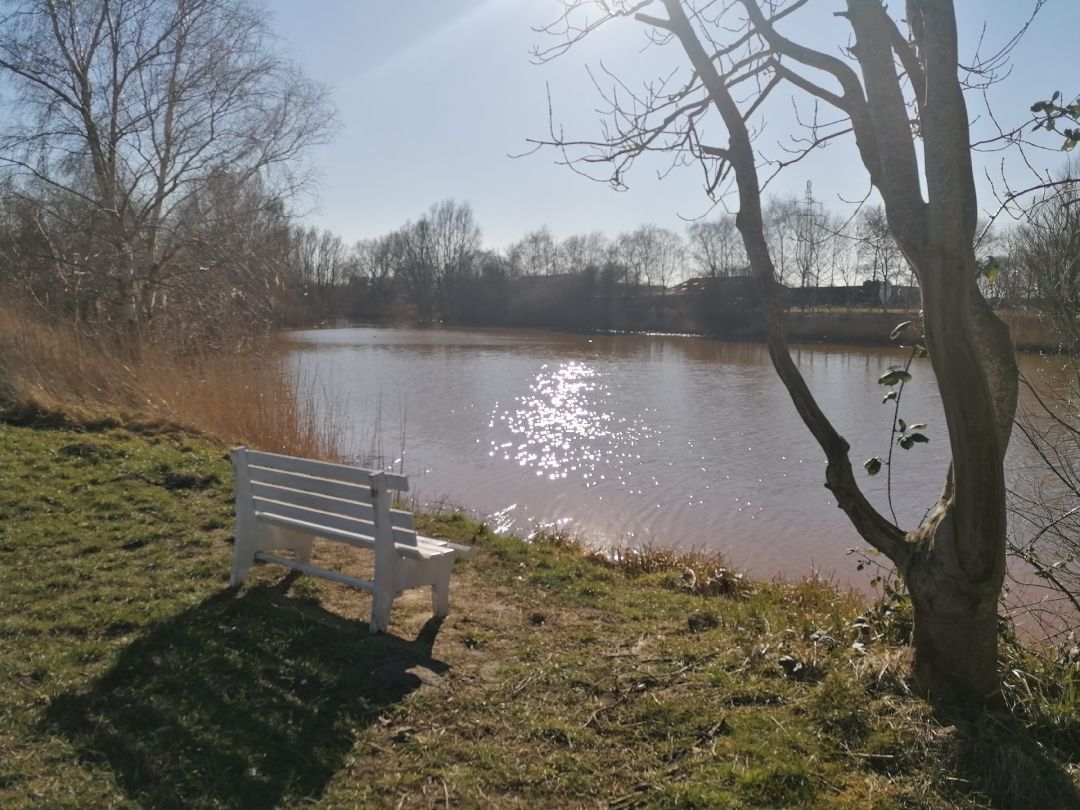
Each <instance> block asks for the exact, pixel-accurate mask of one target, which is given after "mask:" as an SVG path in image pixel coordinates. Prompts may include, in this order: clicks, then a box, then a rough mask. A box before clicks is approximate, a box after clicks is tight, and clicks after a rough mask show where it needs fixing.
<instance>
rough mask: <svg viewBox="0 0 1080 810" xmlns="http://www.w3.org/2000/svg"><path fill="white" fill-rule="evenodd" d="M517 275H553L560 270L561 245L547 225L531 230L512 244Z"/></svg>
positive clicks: (512, 260) (511, 251) (512, 254)
mask: <svg viewBox="0 0 1080 810" xmlns="http://www.w3.org/2000/svg"><path fill="white" fill-rule="evenodd" d="M510 263H511V264H512V265H513V266H514V268H515V271H516V272H515V274H516V275H522V276H553V275H555V274H556V273H558V272H559V269H560V267H559V264H560V261H559V245H558V243H557V242H556V241H555V237H554V236H553V235H552V233H551V231H549V230H548V229H547V228H546V227H544V228H538V229H537V230H535V231H530V232H529V233H527V234H525V235H524V236H523V237H521V239H519V240H518V241H517V242H515V243H514V244H513V245H511V246H510Z"/></svg>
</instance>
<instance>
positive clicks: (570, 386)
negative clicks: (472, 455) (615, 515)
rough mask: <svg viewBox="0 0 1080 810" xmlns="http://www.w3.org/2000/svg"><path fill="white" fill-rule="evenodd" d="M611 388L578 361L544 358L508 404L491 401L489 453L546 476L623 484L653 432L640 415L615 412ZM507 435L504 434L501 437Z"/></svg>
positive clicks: (590, 367) (616, 408)
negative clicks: (558, 361) (493, 404)
mask: <svg viewBox="0 0 1080 810" xmlns="http://www.w3.org/2000/svg"><path fill="white" fill-rule="evenodd" d="M617 410H621V409H619V408H618V403H617V402H615V401H614V392H613V391H612V389H611V387H610V386H609V385H608V384H607V383H606V382H605V381H604V380H603V379H601V375H600V374H599V373H598V372H597V370H596V369H595V368H594V367H593V366H591V365H589V364H587V363H582V362H578V361H569V362H565V363H561V364H557V365H549V364H547V363H544V364H543V365H542V366H540V370H539V372H537V374H536V376H535V377H534V378H533V380H532V382H531V384H530V385H529V388H528V391H527V393H525V394H522V395H520V396H518V397H516V398H515V400H514V403H513V405H512V406H511V407H510V408H506V409H501V408H500V407H499V406H498V404H496V407H495V410H494V411H493V412H492V415H491V420H490V421H489V422H488V428H489V429H491V430H492V431H493V435H495V436H496V438H492V439H490V440H489V444H490V447H491V449H490V450H489V451H488V456H490V457H492V458H494V457H501V458H502V459H503V460H504V461H513V462H515V463H516V464H517V465H518V466H520V467H528V468H530V469H532V470H534V471H535V474H536V475H537V476H540V477H546V478H548V479H549V480H551V481H555V480H557V479H565V478H566V477H567V476H568V475H574V476H575V477H579V478H581V479H582V480H583V481H584V482H585V486H586V488H589V487H592V486H595V485H596V484H598V483H599V482H600V481H605V480H607V479H608V478H609V477H611V478H612V479H613V480H617V481H619V482H621V483H622V484H624V485H625V484H626V483H627V480H628V479H629V477H630V476H632V475H633V470H632V469H630V468H629V465H630V463H631V462H633V461H640V460H641V453H640V452H638V447H639V445H640V444H641V442H643V441H646V440H648V439H651V438H653V436H654V432H653V431H652V430H651V429H650V428H649V426H648V425H647V424H646V422H645V420H644V419H643V418H642V416H641V415H635V416H631V417H627V416H619V415H618V414H617V413H616V411H617ZM506 436H508V437H509V438H508V439H505V440H502V439H504V437H506Z"/></svg>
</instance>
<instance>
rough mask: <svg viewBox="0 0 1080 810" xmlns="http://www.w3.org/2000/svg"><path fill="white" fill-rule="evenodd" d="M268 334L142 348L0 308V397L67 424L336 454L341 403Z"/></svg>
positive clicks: (310, 453) (297, 452)
mask: <svg viewBox="0 0 1080 810" xmlns="http://www.w3.org/2000/svg"><path fill="white" fill-rule="evenodd" d="M312 382H313V381H309V380H303V379H301V378H300V377H299V375H298V374H297V373H296V372H294V371H291V370H290V368H289V365H288V363H287V358H286V354H285V352H284V350H283V348H282V347H281V346H280V345H278V344H275V343H274V342H273V341H265V342H263V343H261V344H260V345H258V346H257V347H255V348H252V349H245V350H242V351H238V352H236V353H233V354H228V353H222V352H203V353H194V354H193V353H190V352H187V353H183V354H181V353H179V352H177V351H175V350H173V349H172V348H171V347H169V346H164V345H153V346H148V347H143V348H142V349H141V350H140V352H139V353H138V356H137V357H133V356H132V355H131V354H130V353H129V352H128V351H127V350H126V349H125V348H124V347H123V346H122V345H120V344H118V343H117V342H116V341H114V340H113V339H111V338H109V337H102V336H100V335H95V334H90V333H86V332H82V331H80V330H78V329H77V328H76V327H74V326H73V325H70V324H56V323H45V322H43V321H41V320H39V319H37V318H34V317H31V316H30V315H28V314H27V313H26V312H24V311H20V310H18V309H13V308H10V307H0V399H2V400H3V401H4V402H5V403H6V404H7V405H9V406H15V407H17V409H18V410H20V411H21V412H24V413H25V412H28V411H31V412H32V411H46V412H51V413H62V414H64V415H65V417H66V419H67V420H68V421H70V422H72V423H79V422H89V421H93V420H100V419H101V418H103V417H108V418H114V419H116V420H119V421H120V422H122V423H127V424H137V425H141V426H148V425H154V424H157V425H161V426H167V425H175V426H178V427H182V428H184V429H187V430H194V431H197V432H199V433H201V434H203V435H206V436H208V437H212V438H214V439H217V440H219V441H222V442H226V443H243V444H247V445H249V446H251V447H257V448H259V449H262V450H270V451H275V452H282V453H289V454H293V455H303V456H308V457H315V458H326V459H336V458H337V457H338V456H339V448H340V446H341V441H340V440H341V419H340V409H339V408H338V407H337V406H336V405H335V404H334V403H333V402H330V401H320V400H319V397H320V396H323V395H321V394H320V393H319V388H318V387H317V386H316V385H314V384H311V383H312Z"/></svg>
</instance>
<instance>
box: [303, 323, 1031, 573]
mask: <svg viewBox="0 0 1080 810" xmlns="http://www.w3.org/2000/svg"><path fill="white" fill-rule="evenodd" d="M289 338H290V341H291V343H290V349H291V350H292V354H291V358H292V361H293V363H294V364H295V369H296V373H297V374H298V376H299V378H300V379H302V380H304V381H305V382H306V383H307V384H310V385H313V386H314V387H315V388H314V390H316V392H317V399H318V400H319V402H320V403H322V404H321V406H320V407H329V408H331V409H332V411H333V413H334V414H336V415H337V417H338V418H339V420H341V422H342V424H341V427H342V429H343V431H344V441H345V447H344V448H343V450H344V452H345V454H346V455H347V456H349V457H351V458H355V459H358V460H361V461H365V462H367V463H372V462H375V463H378V464H380V465H381V466H386V467H392V468H393V469H395V470H399V469H400V470H403V471H404V472H405V473H407V474H408V475H409V478H410V483H411V486H412V495H413V497H414V498H415V500H416V505H417V506H418V507H429V508H430V507H433V506H437V505H453V506H461V507H465V508H467V509H468V510H470V511H471V512H473V513H476V514H477V515H480V516H483V517H484V518H485V519H487V520H488V522H489V524H490V525H491V526H492V527H494V528H496V529H498V530H500V531H513V532H515V533H518V534H522V535H528V534H530V533H531V532H533V531H535V530H536V529H538V528H550V527H558V528H561V529H564V530H566V531H568V532H570V533H572V534H574V535H577V536H580V537H581V538H583V539H585V540H586V541H588V542H589V543H591V544H593V545H596V546H601V547H625V546H642V545H647V544H654V545H664V546H676V547H683V548H708V549H718V550H720V551H722V552H724V554H725V555H726V557H727V559H728V561H729V562H730V564H731V565H732V566H733V567H735V568H736V569H739V570H745V571H748V572H750V573H752V574H754V575H756V576H759V577H770V576H773V575H780V576H795V575H802V574H805V573H807V572H808V571H810V570H816V571H818V572H819V573H821V574H823V575H825V576H827V577H830V578H832V579H834V580H835V581H836V582H837V583H838V584H840V585H843V586H846V585H852V586H855V587H859V588H865V587H866V585H867V582H868V580H869V576H870V572H869V571H863V572H861V573H860V572H858V571H857V570H856V563H857V560H856V559H855V558H854V557H853V556H851V555H850V554H848V549H851V548H864V547H865V544H864V543H862V541H861V540H860V538H859V537H858V535H857V534H856V533H855V531H854V530H853V529H852V528H851V526H850V525H849V523H848V522H847V519H846V517H845V516H844V514H843V513H842V512H841V511H840V510H839V509H837V507H836V505H835V502H834V501H833V499H832V497H831V495H830V493H829V492H828V491H827V490H826V489H825V488H824V486H823V482H824V468H825V464H824V456H823V454H822V452H821V450H820V449H819V448H818V447H817V445H816V444H815V443H814V441H813V439H812V438H811V437H810V435H809V433H808V432H807V431H806V429H805V428H804V427H803V425H802V423H801V421H800V420H799V419H798V416H797V414H796V413H795V409H794V407H793V406H792V404H791V401H790V399H789V398H788V395H787V392H786V390H785V389H784V387H783V386H782V385H781V383H780V381H779V380H778V379H777V377H776V375H775V373H774V372H773V369H772V366H771V364H770V362H769V358H768V355H767V352H766V350H765V347H764V346H762V345H758V344H752V343H726V342H721V341H716V340H710V339H706V338H699V337H687V336H672V335H631V334H625V335H593V336H587V335H570V334H559V333H551V332H528V331H518V330H464V329H448V328H432V329H390V328H353V329H327V330H313V331H303V332H294V333H290V335H289ZM794 356H795V359H796V362H797V363H798V365H799V368H800V370H801V371H802V373H803V375H804V376H805V377H806V380H807V383H808V384H809V386H810V388H811V389H812V390H813V392H814V393H815V395H816V396H817V397H818V400H819V402H820V403H821V405H822V407H823V408H824V409H825V411H826V413H828V414H829V415H830V417H831V418H832V419H833V421H834V423H835V424H836V425H837V427H838V428H839V430H840V431H841V433H843V434H844V435H845V436H846V437H847V439H848V441H849V442H850V443H851V448H852V451H851V458H852V462H853V464H854V466H855V467H856V469H857V472H858V474H859V476H860V479H861V480H862V482H863V483H864V485H865V489H866V491H867V494H868V497H869V498H870V499H871V500H872V501H873V503H874V504H875V505H876V506H877V507H878V508H879V509H880V510H882V511H883V512H884V513H885V514H889V510H890V506H889V502H888V479H887V475H886V471H885V470H883V471H882V472H881V473H880V474H879V475H877V476H876V477H873V478H871V477H869V476H868V475H865V474H863V472H862V470H861V469H860V465H861V463H862V462H863V460H865V459H866V458H868V457H870V456H875V455H878V456H882V457H885V455H886V454H887V453H888V448H889V440H890V432H889V431H890V424H891V421H892V413H893V412H892V405H891V403H890V404H888V405H883V404H882V396H883V394H884V393H885V391H886V390H887V389H885V388H884V387H883V386H881V385H879V384H878V382H877V379H878V377H880V376H881V375H882V374H883V373H885V372H886V371H887V370H888V369H889V367H890V366H892V365H895V364H898V363H902V362H903V361H904V359H905V356H904V354H903V353H902V352H901V351H900V350H892V349H879V348H865V347H852V346H829V345H821V346H817V345H815V346H801V347H796V348H795V349H794ZM1021 362H1022V365H1024V366H1025V367H1027V368H1028V369H1029V370H1030V369H1031V368H1033V367H1034V365H1035V364H1037V363H1038V362H1040V360H1039V358H1037V357H1025V358H1022V361H1021ZM912 374H913V380H912V382H911V383H909V384H908V385H907V386H906V387H905V389H904V393H903V399H902V402H901V407H900V414H899V415H900V417H901V418H903V419H905V420H906V421H907V422H908V423H916V422H923V423H926V425H927V427H926V429H925V430H924V431H923V432H924V433H925V434H926V435H927V436H928V437H929V439H930V441H929V443H927V444H918V445H915V446H914V447H913V448H912V449H911V450H909V451H905V450H902V449H900V448H899V447H895V449H894V452H893V463H892V492H893V504H892V508H893V509H894V510H895V514H896V517H897V519H898V520H899V522H900V525H901V526H902V527H904V528H910V527H912V526H914V525H916V524H917V523H918V522H919V521H920V520H921V519H922V517H923V515H924V512H925V510H926V509H927V507H929V506H930V505H931V504H932V503H933V502H934V500H935V499H936V497H937V495H938V493H939V492H940V489H941V486H942V484H943V482H944V477H945V473H946V470H947V468H948V461H949V453H948V442H947V437H946V435H945V428H944V419H943V415H942V410H941V401H940V398H939V396H938V392H937V389H936V386H935V384H934V381H933V378H932V375H931V372H930V366H929V362H928V361H926V360H916V361H915V363H913V365H912ZM328 403H332V404H328ZM1025 450H1026V448H1025V447H1024V446H1022V444H1021V443H1020V441H1018V440H1015V439H1014V441H1013V444H1012V446H1011V448H1010V456H1009V462H1010V467H1011V468H1014V469H1018V470H1019V469H1024V468H1025V467H1027V466H1029V464H1030V463H1031V459H1030V458H1027V457H1025V455H1024V453H1025ZM1027 452H1028V453H1029V454H1030V451H1027Z"/></svg>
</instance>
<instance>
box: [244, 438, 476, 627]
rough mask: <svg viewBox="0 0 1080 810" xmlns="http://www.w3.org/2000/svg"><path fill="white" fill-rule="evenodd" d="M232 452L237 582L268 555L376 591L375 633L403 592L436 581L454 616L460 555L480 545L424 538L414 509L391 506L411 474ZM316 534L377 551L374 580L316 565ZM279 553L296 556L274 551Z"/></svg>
mask: <svg viewBox="0 0 1080 810" xmlns="http://www.w3.org/2000/svg"><path fill="white" fill-rule="evenodd" d="M229 456H230V457H231V458H232V462H233V467H234V468H235V470H236V545H235V547H234V550H233V566H232V576H231V578H230V580H229V582H230V584H231V585H239V584H240V583H241V582H243V581H244V580H245V579H246V578H247V575H248V572H249V571H250V570H251V566H252V564H253V563H254V562H255V561H256V560H261V561H263V562H269V563H276V564H277V565H283V566H285V567H286V568H291V569H293V570H296V571H302V572H303V573H305V574H313V575H315V576H318V577H322V578H323V579H328V580H331V581H333V582H339V583H341V584H343V585H349V586H351V587H353V588H359V589H360V590H364V591H370V592H371V593H372V594H373V595H374V600H373V604H372V608H371V632H373V633H376V632H380V631H384V630H386V628H387V626H388V625H389V623H390V610H391V608H392V607H393V605H394V599H395V597H397V596H398V595H399V594H400V593H401V592H402V591H404V590H406V589H408V588H419V587H423V586H426V585H430V586H431V590H432V604H433V608H434V611H435V615H436V616H445V615H447V613H448V612H449V609H450V572H451V570H452V569H453V566H454V559H455V558H457V557H459V556H465V557H470V556H472V548H471V547H469V546H463V545H459V544H457V543H448V542H446V541H443V540H435V539H432V538H430V537H422V536H420V535H418V534H417V533H416V531H415V530H414V528H413V516H412V514H411V513H410V512H406V511H404V510H401V509H393V508H391V503H392V501H393V497H392V496H391V492H406V491H408V489H409V482H408V479H407V478H406V477H405V476H403V475H394V474H392V473H385V472H376V471H373V470H363V469H360V468H359V467H351V466H348V465H345V464H331V463H329V462H325V461H311V460H309V459H303V458H296V457H295V456H283V455H278V454H276V453H262V452H258V451H255V450H249V449H248V448H246V447H234V448H233V449H232V450H231V451H230V453H229ZM316 538H322V539H325V540H333V541H336V542H339V543H345V544H346V545H349V546H353V547H355V548H366V549H373V550H374V552H375V575H374V577H373V579H372V580H371V581H368V580H363V579H357V578H356V577H350V576H346V575H345V574H341V573H338V572H336V571H330V570H327V569H325V568H317V567H316V566H314V565H312V564H311V547H312V541H314V540H315V539H316ZM278 550H288V551H291V552H292V553H293V555H294V558H293V559H289V558H287V557H281V556H278V555H276V554H271V553H269V552H271V551H278Z"/></svg>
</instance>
